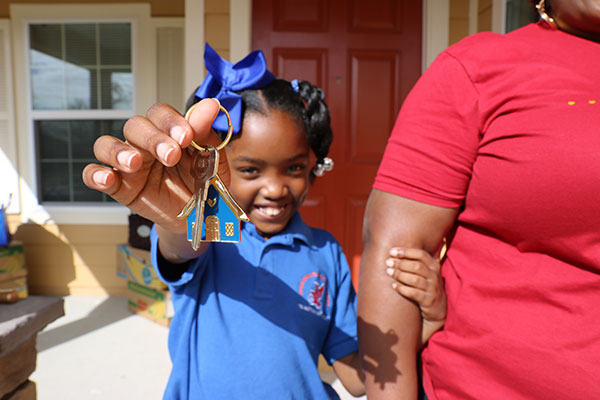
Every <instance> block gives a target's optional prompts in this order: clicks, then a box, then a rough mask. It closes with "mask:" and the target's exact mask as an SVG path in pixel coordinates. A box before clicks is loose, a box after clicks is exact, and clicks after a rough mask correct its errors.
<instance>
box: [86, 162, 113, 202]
mask: <svg viewBox="0 0 600 400" xmlns="http://www.w3.org/2000/svg"><path fill="white" fill-rule="evenodd" d="M81 176H82V178H83V183H85V185H86V186H87V187H89V188H90V189H95V190H98V191H100V192H104V193H106V194H108V195H112V194H113V193H114V192H116V191H117V189H118V186H119V185H118V182H119V176H118V174H117V173H115V171H114V170H113V169H112V168H108V167H104V166H102V165H98V164H88V165H86V167H85V168H84V169H83V172H82V173H81Z"/></svg>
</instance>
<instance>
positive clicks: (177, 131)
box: [169, 125, 185, 146]
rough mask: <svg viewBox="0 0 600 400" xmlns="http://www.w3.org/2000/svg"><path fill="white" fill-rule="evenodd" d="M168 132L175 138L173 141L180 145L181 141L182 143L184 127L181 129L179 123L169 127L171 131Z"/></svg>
mask: <svg viewBox="0 0 600 400" xmlns="http://www.w3.org/2000/svg"><path fill="white" fill-rule="evenodd" d="M169 133H170V135H171V137H172V138H173V139H175V141H176V142H177V143H179V145H180V146H181V143H183V139H185V129H183V128H182V127H181V126H179V125H175V126H174V127H172V128H171V131H170V132H169Z"/></svg>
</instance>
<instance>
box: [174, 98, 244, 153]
mask: <svg viewBox="0 0 600 400" xmlns="http://www.w3.org/2000/svg"><path fill="white" fill-rule="evenodd" d="M213 99H214V100H216V102H217V103H219V109H220V110H221V111H223V112H224V113H225V116H226V117H227V136H226V137H225V139H223V141H222V142H221V144H219V145H218V146H216V149H217V151H218V150H221V149H222V148H223V147H225V146H227V143H229V140H230V139H231V136H232V135H233V125H231V117H230V116H229V112H227V109H225V107H223V106H222V105H221V102H220V101H219V99H216V98H213ZM198 104H199V103H196V104H194V105H193V106H191V107H190V109H189V110H187V112H186V113H185V120H186V121H189V120H190V116H191V115H192V110H193V109H194V107H196V106H197V105H198ZM192 147H193V148H195V149H196V150H198V151H208V149H207V148H206V147H202V146H200V145H198V144H197V143H196V142H194V141H193V140H192Z"/></svg>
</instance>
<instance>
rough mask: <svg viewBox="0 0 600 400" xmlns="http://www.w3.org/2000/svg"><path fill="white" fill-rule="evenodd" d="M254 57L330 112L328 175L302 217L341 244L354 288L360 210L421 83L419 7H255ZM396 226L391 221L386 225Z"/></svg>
mask: <svg viewBox="0 0 600 400" xmlns="http://www.w3.org/2000/svg"><path fill="white" fill-rule="evenodd" d="M252 3H253V10H252V48H253V49H262V50H263V51H264V53H265V56H266V58H267V62H268V65H269V69H270V70H271V71H272V72H273V73H274V74H275V75H276V76H279V77H282V78H284V79H288V80H292V79H299V80H303V79H304V80H308V81H310V82H311V83H313V84H315V85H317V86H319V87H321V88H322V89H323V90H324V91H325V93H326V100H327V103H328V105H329V108H330V110H331V120H332V128H333V134H334V140H333V145H332V148H331V151H330V157H331V158H333V160H334V162H335V168H334V170H333V171H332V172H329V173H327V174H326V175H325V176H323V177H321V178H318V179H317V180H316V182H315V184H314V185H313V186H312V187H311V189H310V191H309V195H308V199H307V200H306V202H305V204H304V206H303V207H302V208H301V210H300V211H301V213H302V217H303V218H304V220H305V221H306V222H307V223H308V224H309V225H312V226H316V227H320V228H323V229H326V230H328V231H329V232H331V233H332V234H333V235H335V237H336V238H337V239H338V240H339V242H340V243H341V244H342V246H343V248H344V252H345V253H346V256H347V257H348V262H349V263H350V267H351V268H352V276H353V280H354V283H355V284H356V283H357V279H358V266H359V263H360V255H361V253H362V240H361V230H362V221H363V214H364V207H365V204H366V201H367V197H368V195H369V192H370V190H371V185H372V183H373V178H374V176H375V173H376V172H377V167H378V165H379V161H380V160H381V157H382V155H383V150H384V148H385V145H386V142H387V138H388V136H389V133H390V131H391V129H392V126H393V124H394V121H395V119H396V114H397V113H398V110H399V109H400V105H401V103H402V101H403V100H404V98H405V96H406V95H407V94H408V91H409V90H410V89H411V88H412V86H413V85H414V83H415V82H416V80H417V78H418V77H419V76H420V73H421V31H422V4H421V2H420V1H415V0H395V1H394V0H388V1H385V0H369V1H364V0H348V1H347V0H254V1H253V2H252ZM390 217H391V218H392V217H393V216H390Z"/></svg>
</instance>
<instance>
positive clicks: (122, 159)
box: [117, 150, 135, 169]
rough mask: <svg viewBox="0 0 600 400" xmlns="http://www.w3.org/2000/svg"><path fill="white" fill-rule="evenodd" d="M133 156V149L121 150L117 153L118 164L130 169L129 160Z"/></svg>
mask: <svg viewBox="0 0 600 400" xmlns="http://www.w3.org/2000/svg"><path fill="white" fill-rule="evenodd" d="M133 157H135V153H134V152H133V151H128V150H123V151H120V152H119V153H118V154H117V161H118V162H119V164H121V165H124V166H126V167H127V168H129V169H131V160H133Z"/></svg>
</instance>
